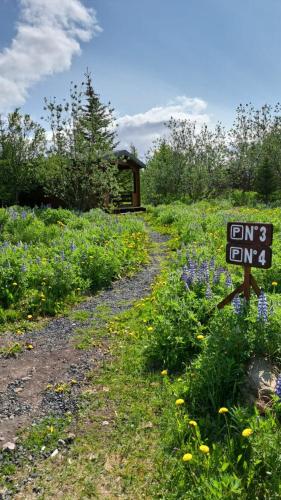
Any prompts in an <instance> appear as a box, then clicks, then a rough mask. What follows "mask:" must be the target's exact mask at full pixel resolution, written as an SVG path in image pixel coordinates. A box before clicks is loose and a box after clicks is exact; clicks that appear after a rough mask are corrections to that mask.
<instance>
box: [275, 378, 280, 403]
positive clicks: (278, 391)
mask: <svg viewBox="0 0 281 500" xmlns="http://www.w3.org/2000/svg"><path fill="white" fill-rule="evenodd" d="M275 394H276V395H277V396H278V397H279V399H281V375H279V377H278V379H277V382H276V387H275Z"/></svg>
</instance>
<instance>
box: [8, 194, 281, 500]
mask: <svg viewBox="0 0 281 500" xmlns="http://www.w3.org/2000/svg"><path fill="white" fill-rule="evenodd" d="M280 216H281V209H280V208H268V207H266V206H265V205H257V206H256V207H254V208H253V207H247V206H243V207H242V206H233V204H232V203H231V201H228V200H213V201H204V202H203V201H202V202H198V203H195V204H191V205H186V204H183V203H179V202H176V203H172V204H170V205H159V206H157V207H148V210H147V213H146V215H145V216H143V215H142V216H141V217H140V218H139V217H138V216H127V215H126V216H125V217H123V216H122V217H119V218H116V217H115V216H111V215H108V214H105V213H103V212H102V211H101V210H93V211H90V212H89V213H86V214H84V215H75V214H74V213H73V212H70V211H67V210H50V209H44V210H35V211H31V210H29V211H26V210H23V209H19V208H15V207H13V208H9V209H2V210H0V217H1V224H2V231H1V239H2V243H1V253H0V258H1V259H2V260H1V266H0V269H1V273H2V277H1V294H2V295H1V303H2V309H1V311H2V317H3V319H2V321H3V322H4V323H3V325H4V326H5V325H6V324H7V321H10V322H11V321H18V320H21V321H23V322H29V321H31V319H35V318H41V317H44V316H46V315H54V314H56V313H57V312H61V311H63V310H64V308H65V307H66V305H68V304H71V303H74V302H76V301H79V300H81V297H82V296H83V295H84V294H88V293H91V292H95V291H97V290H98V289H100V288H101V287H106V286H108V285H110V283H111V281H112V280H114V279H116V278H118V277H119V276H121V275H124V274H128V273H129V274H132V275H133V273H134V272H136V270H137V269H138V268H139V266H140V265H141V264H143V263H146V262H148V260H149V253H150V252H151V250H153V248H154V247H155V244H154V247H153V245H152V248H150V249H149V245H151V243H149V241H148V236H147V229H145V224H144V221H143V217H144V218H145V221H146V225H147V226H148V228H150V229H152V228H153V229H155V230H157V231H158V232H160V233H165V234H168V235H169V238H170V239H169V241H168V243H167V246H168V248H169V252H168V255H166V257H165V258H164V257H163V255H162V257H161V258H162V265H163V267H162V270H161V272H160V274H159V276H158V277H157V279H156V281H155V283H154V285H153V288H152V291H151V293H150V294H149V292H147V293H148V295H147V296H146V297H143V298H142V299H140V300H137V301H135V302H134V303H133V304H131V306H130V307H129V308H128V309H126V311H125V312H123V313H119V314H116V313H110V314H109V312H108V311H107V312H106V315H105V316H106V317H105V319H104V321H105V324H104V325H103V327H102V332H100V333H99V332H98V331H97V329H96V327H95V325H94V323H93V324H91V323H90V326H87V343H86V344H87V345H86V344H85V346H84V347H83V348H85V349H87V348H90V347H89V346H92V345H95V341H96V340H97V339H98V338H99V335H102V336H105V337H106V339H107V342H109V343H110V352H111V358H110V360H108V362H107V363H106V364H105V365H104V366H103V367H102V368H101V369H99V370H98V372H97V373H96V371H94V372H93V373H90V374H89V384H90V385H89V387H88V388H87V390H84V391H83V392H82V395H81V408H80V410H79V418H78V421H77V422H76V424H75V425H76V432H77V434H78V435H79V438H78V439H77V441H76V440H75V442H74V444H73V445H72V446H71V447H70V448H69V449H68V450H67V452H65V453H62V455H61V458H60V461H59V462H55V461H52V460H51V459H50V460H44V461H43V462H42V458H40V453H41V451H40V450H41V449H42V446H44V447H46V446H47V450H48V453H52V452H53V450H54V449H55V448H56V447H59V445H58V442H59V440H61V439H60V438H64V437H65V435H67V432H68V422H70V421H71V418H72V417H69V420H67V419H64V421H63V424H62V421H61V420H56V419H54V420H52V425H51V428H52V429H55V431H53V430H52V431H50V422H49V420H47V421H46V422H44V421H43V422H41V423H38V424H37V425H33V426H32V429H25V438H24V439H26V441H24V439H23V440H22V441H21V442H22V446H23V448H25V447H26V449H27V450H28V453H30V452H32V454H33V457H36V458H34V459H33V460H34V461H35V462H36V461H37V460H38V463H37V465H36V466H35V467H37V468H35V469H33V470H35V471H38V470H39V471H40V479H39V480H38V481H37V480H36V481H37V483H35V486H36V487H37V486H38V487H39V488H42V491H44V492H45V498H53V496H54V495H55V492H56V491H57V490H58V487H59V485H61V484H63V485H64V490H63V495H64V498H82V497H83V498H93V495H96V498H102V497H103V495H104V491H106V494H108V495H110V494H111V495H112V496H111V497H112V498H118V496H122V495H123V497H124V498H133V497H135V498H139V497H140V495H141V498H165V499H171V500H172V499H174V500H176V499H177V500H178V499H186V500H195V499H196V500H197V499H198V498H200V499H201V498H202V499H204V500H209V499H222V498H227V499H235V498H239V499H242V500H252V499H268V500H269V499H270V500H271V499H274V498H276V499H277V498H280V496H281V484H280V475H281V454H280V449H279V446H280V440H281V432H280V420H281V402H280V398H279V396H280V397H281V394H280V385H281V384H280V383H279V385H278V387H277V392H276V393H275V394H272V395H271V397H270V398H266V399H264V397H263V396H262V395H261V396H260V397H257V398H256V401H255V403H253V398H252V397H251V395H250V392H249V390H248V386H247V370H248V366H249V363H250V362H251V361H252V360H253V359H255V358H258V359H260V358H261V359H265V360H267V361H268V362H270V363H271V365H272V366H273V367H274V368H275V370H276V371H277V372H279V371H280V366H281V343H280V319H281V301H280V292H281V270H280V266H279V263H280V259H281V241H280V229H281V223H280ZM234 220H236V221H238V220H239V221H247V222H249V221H255V222H272V223H273V225H274V238H273V247H272V248H273V263H272V267H271V269H269V270H261V269H254V270H253V274H254V276H255V278H256V280H257V282H258V284H259V285H260V287H261V288H262V289H263V291H264V295H263V299H262V301H261V300H259V299H258V298H257V297H256V296H254V295H252V296H251V301H250V303H249V304H246V303H245V302H244V301H243V299H242V298H241V297H236V298H235V300H234V301H233V302H232V304H231V305H229V306H226V307H225V308H224V309H222V310H219V309H217V307H216V306H217V304H218V303H219V302H220V301H221V300H222V299H223V298H224V297H225V296H226V295H228V293H229V292H230V291H231V290H233V289H234V288H235V287H236V286H237V285H238V284H239V283H241V281H242V278H243V271H242V269H241V267H239V266H234V265H232V266H231V265H227V264H226V263H225V244H226V225H227V222H228V221H234ZM156 246H157V245H156ZM42 299H43V300H42ZM30 316H31V318H30V319H29V317H30ZM104 413H105V414H106V415H105V416H104ZM105 418H106V422H107V427H106V428H104V427H103V425H104V419H105ZM89 422H91V424H90V425H89ZM72 425H73V424H72ZM50 432H51V434H50ZM38 436H39V437H38ZM5 457H6V458H5V459H6V460H7V464H8V465H7V464H6V465H5V467H6V468H7V467H11V462H10V461H11V455H9V453H7V455H5ZM89 457H90V458H89ZM22 465H23V467H24V463H23V464H22ZM29 467H30V466H29ZM29 470H30V469H29ZM28 473H30V472H28ZM49 477H52V481H51V482H50V481H49V480H48V478H49ZM32 484H33V483H31V485H32ZM103 488H105V489H103ZM26 495H28V494H26ZM27 497H28V496H27Z"/></svg>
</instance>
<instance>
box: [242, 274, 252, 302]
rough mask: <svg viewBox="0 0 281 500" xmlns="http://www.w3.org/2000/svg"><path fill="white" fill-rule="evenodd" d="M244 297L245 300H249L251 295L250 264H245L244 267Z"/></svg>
mask: <svg viewBox="0 0 281 500" xmlns="http://www.w3.org/2000/svg"><path fill="white" fill-rule="evenodd" d="M243 285H244V297H245V299H246V301H247V302H249V300H250V296H251V267H250V266H245V267H244V283H243Z"/></svg>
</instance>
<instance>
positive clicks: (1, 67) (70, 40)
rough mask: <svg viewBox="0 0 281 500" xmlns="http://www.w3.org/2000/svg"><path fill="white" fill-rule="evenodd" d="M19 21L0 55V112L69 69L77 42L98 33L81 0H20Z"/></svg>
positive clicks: (97, 27)
mask: <svg viewBox="0 0 281 500" xmlns="http://www.w3.org/2000/svg"><path fill="white" fill-rule="evenodd" d="M19 3H20V9H21V10H20V19H19V22H18V24H17V32H16V35H15V38H14V39H13V40H12V42H11V46H10V47H9V48H6V49H4V50H3V52H1V53H0V111H7V110H9V109H11V108H12V107H14V106H18V105H21V104H23V103H24V102H25V100H26V98H27V96H28V90H29V89H30V88H31V87H32V86H33V85H34V84H35V83H36V82H38V81H39V80H41V79H42V78H43V77H45V76H47V75H52V74H54V73H57V72H61V71H65V70H67V69H69V68H70V66H71V62H72V58H73V56H74V55H77V54H80V52H81V47H80V42H88V41H89V40H90V39H91V38H92V36H93V35H94V34H97V33H99V32H100V31H102V30H101V28H100V26H99V25H98V22H97V19H96V14H95V11H94V10H93V9H88V8H86V7H85V6H84V5H83V4H82V2H81V1H80V0H19Z"/></svg>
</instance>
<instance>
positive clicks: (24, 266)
mask: <svg viewBox="0 0 281 500" xmlns="http://www.w3.org/2000/svg"><path fill="white" fill-rule="evenodd" d="M26 271H27V267H26V265H25V264H22V266H21V272H22V273H26Z"/></svg>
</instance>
